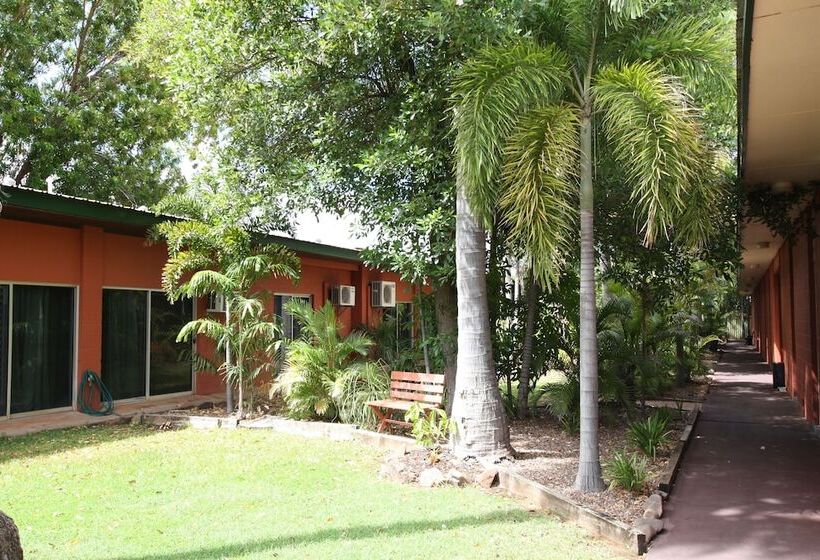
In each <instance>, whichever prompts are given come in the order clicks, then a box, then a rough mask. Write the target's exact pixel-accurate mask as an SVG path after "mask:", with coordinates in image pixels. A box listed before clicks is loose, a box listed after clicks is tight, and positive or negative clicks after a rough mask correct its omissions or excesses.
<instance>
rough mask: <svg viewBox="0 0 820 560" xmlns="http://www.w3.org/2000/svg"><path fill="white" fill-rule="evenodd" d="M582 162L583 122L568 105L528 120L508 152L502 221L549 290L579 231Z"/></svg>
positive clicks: (532, 114) (542, 110)
mask: <svg viewBox="0 0 820 560" xmlns="http://www.w3.org/2000/svg"><path fill="white" fill-rule="evenodd" d="M577 161H578V116H577V114H576V111H575V110H574V109H573V108H572V107H570V106H569V105H563V104H559V105H546V106H541V107H538V108H537V109H534V110H532V111H530V112H528V113H527V114H526V115H524V116H523V117H522V118H521V119H520V121H519V123H518V126H517V127H516V129H515V130H514V131H513V133H512V134H511V135H510V137H509V140H508V142H507V145H506V147H505V149H504V166H503V169H502V183H503V185H504V187H505V188H504V193H503V194H502V196H501V199H500V200H499V207H500V209H501V212H502V219H503V220H504V222H506V224H507V225H508V226H509V231H510V239H511V241H513V242H514V243H515V242H520V243H521V244H522V246H523V247H524V249H525V250H526V252H527V254H528V255H531V257H532V263H533V272H534V273H535V275H536V277H537V279H538V281H539V282H540V283H541V284H542V285H543V286H550V285H551V284H553V283H554V282H555V281H556V280H557V278H558V274H559V272H560V270H561V268H562V266H563V261H564V255H566V254H567V253H568V252H569V250H570V242H571V240H572V236H573V232H574V231H575V229H576V228H575V222H576V214H577V212H576V204H574V202H575V201H574V199H575V196H576V193H577V184H576V176H577Z"/></svg>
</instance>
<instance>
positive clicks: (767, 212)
mask: <svg viewBox="0 0 820 560" xmlns="http://www.w3.org/2000/svg"><path fill="white" fill-rule="evenodd" d="M813 198H814V188H812V187H802V186H798V187H795V189H794V190H793V191H792V192H787V193H776V192H772V190H771V189H769V188H762V189H757V190H752V191H749V192H748V193H747V195H746V208H745V214H746V215H745V218H746V220H747V221H749V222H758V223H761V224H763V225H765V226H766V227H768V228H769V230H770V231H771V232H772V233H774V234H776V235H778V236H780V237H782V238H783V239H787V240H791V239H793V238H794V237H796V236H798V235H799V234H801V233H804V232H805V233H807V234H808V235H809V236H810V237H812V238H813V237H815V236H816V234H815V231H814V227H813V225H814V224H813V220H812V213H811V212H808V213H807V212H804V211H803V210H804V209H805V208H806V207H807V205H808V204H810V203H811V201H812V199H813Z"/></svg>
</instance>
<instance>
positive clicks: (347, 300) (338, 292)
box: [330, 285, 356, 307]
mask: <svg viewBox="0 0 820 560" xmlns="http://www.w3.org/2000/svg"><path fill="white" fill-rule="evenodd" d="M330 301H331V302H332V303H333V305H338V306H339V307H353V306H354V305H356V286H345V285H341V286H333V287H332V288H331V289H330Z"/></svg>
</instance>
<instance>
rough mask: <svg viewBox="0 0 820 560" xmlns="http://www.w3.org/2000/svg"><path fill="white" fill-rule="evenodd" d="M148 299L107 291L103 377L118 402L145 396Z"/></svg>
mask: <svg viewBox="0 0 820 560" xmlns="http://www.w3.org/2000/svg"><path fill="white" fill-rule="evenodd" d="M147 316H148V298H147V293H146V292H145V291H142V290H103V322H102V328H103V337H102V375H103V379H104V380H105V384H106V385H107V386H108V389H109V390H110V391H111V395H112V396H113V397H114V399H116V400H120V399H132V398H134V397H144V396H145V380H146V373H147V372H146V364H145V355H146V352H147V326H146V322H147Z"/></svg>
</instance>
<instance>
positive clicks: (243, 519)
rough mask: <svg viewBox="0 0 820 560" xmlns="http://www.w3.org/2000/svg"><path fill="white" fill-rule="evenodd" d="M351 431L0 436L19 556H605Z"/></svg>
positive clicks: (113, 559)
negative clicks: (381, 472)
mask: <svg viewBox="0 0 820 560" xmlns="http://www.w3.org/2000/svg"><path fill="white" fill-rule="evenodd" d="M378 464H379V457H378V454H377V452H376V451H374V450H373V449H372V448H368V447H363V446H359V445H356V444H345V443H338V442H332V443H331V442H329V441H325V440H306V439H302V438H297V437H291V436H286V435H281V434H275V433H272V432H268V431H246V430H239V431H226V430H217V431H196V430H182V431H169V432H158V431H153V430H150V429H148V428H143V427H130V426H114V427H96V428H82V429H75V430H65V431H60V432H50V433H43V434H38V435H35V436H29V437H25V438H18V439H0V510H5V511H6V512H7V513H8V514H9V515H11V516H12V517H13V518H14V519H15V520H16V521H17V523H18V525H19V527H20V532H21V536H22V540H23V546H24V549H25V553H26V559H27V560H38V559H41V558H55V559H61V560H64V559H69V558H71V559H84V558H93V559H95V560H126V559H127V560H137V559H140V560H160V559H161V560H182V559H188V558H191V559H193V558H196V559H224V558H243V559H250V558H253V559H270V558H277V559H283V558H294V559H299V560H304V559H313V558H316V559H325V558H363V559H364V558H367V559H386V558H441V559H451V558H464V559H473V558H515V559H516V560H525V559H529V558H533V559H534V558H538V559H544V558H579V559H581V558H583V559H586V558H607V559H608V558H613V557H614V556H616V553H615V552H614V551H613V549H612V548H611V547H610V546H609V545H606V544H604V543H601V542H599V541H594V540H592V539H590V538H589V537H587V536H586V535H585V534H584V533H583V532H582V531H581V530H580V529H578V528H577V527H575V526H574V525H571V524H565V523H561V522H560V521H558V520H556V519H555V518H552V517H549V516H546V515H542V514H534V513H528V512H526V511H524V510H523V509H522V508H521V507H520V506H519V505H518V504H516V503H515V502H513V501H510V500H507V499H504V498H500V497H498V496H491V495H488V494H485V493H483V492H481V491H480V490H478V489H475V488H467V489H456V488H439V489H435V490H425V489H421V488H415V487H409V486H402V485H399V484H394V483H392V482H386V481H380V480H378V479H377V477H376V475H375V473H376V471H377V469H378Z"/></svg>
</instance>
